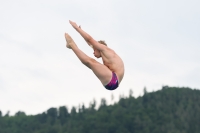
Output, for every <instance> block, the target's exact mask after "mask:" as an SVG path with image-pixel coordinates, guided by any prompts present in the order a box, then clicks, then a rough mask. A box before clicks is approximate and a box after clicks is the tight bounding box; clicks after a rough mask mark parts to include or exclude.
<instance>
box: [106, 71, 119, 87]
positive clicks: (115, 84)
mask: <svg viewBox="0 0 200 133" xmlns="http://www.w3.org/2000/svg"><path fill="white" fill-rule="evenodd" d="M117 87H118V79H117V75H116V74H115V73H114V72H112V79H111V81H110V83H108V84H107V85H106V86H105V88H106V89H108V90H115V89H116V88H117Z"/></svg>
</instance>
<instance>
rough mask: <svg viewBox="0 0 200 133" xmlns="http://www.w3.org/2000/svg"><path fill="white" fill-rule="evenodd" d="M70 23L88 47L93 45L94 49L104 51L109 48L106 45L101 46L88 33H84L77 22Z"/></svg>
mask: <svg viewBox="0 0 200 133" xmlns="http://www.w3.org/2000/svg"><path fill="white" fill-rule="evenodd" d="M69 23H70V24H71V25H72V26H73V27H74V29H75V30H76V31H77V32H79V34H80V35H81V36H82V37H83V38H84V39H85V41H86V42H87V43H88V45H92V47H94V48H96V49H98V50H100V51H102V50H104V49H105V48H107V47H106V46H105V45H102V44H100V43H99V42H97V41H96V40H94V39H93V38H92V37H91V36H90V35H89V34H88V33H86V32H85V31H83V30H82V29H81V27H80V26H78V25H77V24H76V23H75V22H72V21H71V20H69Z"/></svg>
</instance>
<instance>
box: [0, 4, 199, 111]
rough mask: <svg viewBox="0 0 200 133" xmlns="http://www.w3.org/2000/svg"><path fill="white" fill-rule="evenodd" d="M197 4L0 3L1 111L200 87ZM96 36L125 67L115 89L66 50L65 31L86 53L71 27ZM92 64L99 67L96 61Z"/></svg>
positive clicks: (36, 109) (83, 43)
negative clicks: (169, 88)
mask: <svg viewBox="0 0 200 133" xmlns="http://www.w3.org/2000/svg"><path fill="white" fill-rule="evenodd" d="M199 5H200V1H198V0H191V1H189V0H173V1H172V0H162V1H159V0H152V1H148V0H144V1H139V0H134V1H131V0H126V1H122V0H109V1H106V0H101V1H99V0H96V1H92V0H84V1H80V0H74V1H69V0H57V1H52V0H48V1H47V0H40V1H34V0H30V1H25V0H17V1H14V0H7V1H1V4H0V20H1V21H0V29H1V30H0V110H1V111H2V112H3V114H5V113H6V112H7V111H10V114H15V113H16V112H17V111H19V110H21V111H25V112H26V113H27V114H38V113H41V112H43V111H46V110H47V109H48V108H50V107H59V106H63V105H65V106H67V107H69V108H71V107H72V106H76V107H77V106H78V105H79V104H82V103H85V104H86V105H88V104H89V103H90V102H91V101H92V100H93V99H96V100H97V102H98V103H99V101H100V99H101V98H106V99H107V100H108V103H112V102H111V100H110V99H111V95H112V94H113V95H114V96H115V101H117V100H118V98H119V95H120V94H124V95H128V91H129V90H130V88H131V89H132V90H133V92H134V95H135V96H139V95H142V94H143V88H144V87H145V86H146V87H147V90H148V91H155V90H158V89H161V87H162V86H163V85H169V86H180V87H182V86H185V87H191V88H197V89H199V88H200V80H199V79H200V37H199V35H200V26H199V23H200V8H199ZM69 20H72V21H75V22H76V23H77V24H79V25H81V26H82V29H84V30H85V31H86V32H88V33H89V34H90V35H91V36H93V38H95V39H96V40H100V39H103V40H105V41H106V42H107V44H108V46H109V47H110V48H112V49H113V50H115V51H116V52H117V53H118V54H119V55H120V57H121V58H122V59H123V61H124V64H125V76H124V79H123V81H122V83H121V85H120V87H119V88H118V89H117V90H115V91H107V90H106V89H104V87H103V86H102V85H101V83H100V81H99V80H98V79H97V78H96V77H95V75H94V74H93V73H92V71H91V70H89V69H88V68H87V67H85V66H84V65H82V63H81V62H80V61H79V60H78V58H77V57H76V56H75V55H74V53H73V52H72V51H71V50H69V49H67V48H66V47H65V39H64V33H65V32H67V33H69V34H70V35H71V36H72V37H73V39H74V40H75V42H76V43H77V45H78V47H79V48H80V49H82V50H83V51H84V52H85V53H86V54H87V55H89V56H91V57H93V51H92V49H91V48H90V47H88V45H87V44H86V43H85V41H84V40H83V39H82V38H81V36H80V35H79V34H78V33H77V32H76V31H75V30H74V29H73V28H72V27H71V26H70V24H69V23H68V21H69ZM98 61H100V62H102V61H101V60H100V59H98Z"/></svg>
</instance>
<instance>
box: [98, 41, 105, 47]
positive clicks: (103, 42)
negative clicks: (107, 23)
mask: <svg viewBox="0 0 200 133" xmlns="http://www.w3.org/2000/svg"><path fill="white" fill-rule="evenodd" d="M98 42H99V43H101V44H103V45H105V46H107V44H106V42H105V41H103V40H100V41H98Z"/></svg>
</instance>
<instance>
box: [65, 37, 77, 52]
mask: <svg viewBox="0 0 200 133" xmlns="http://www.w3.org/2000/svg"><path fill="white" fill-rule="evenodd" d="M65 39H66V42H67V44H66V47H67V48H69V49H72V47H71V46H72V45H75V43H74V40H73V39H72V38H71V36H70V35H69V34H67V33H65Z"/></svg>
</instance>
